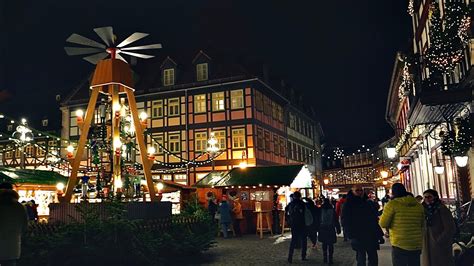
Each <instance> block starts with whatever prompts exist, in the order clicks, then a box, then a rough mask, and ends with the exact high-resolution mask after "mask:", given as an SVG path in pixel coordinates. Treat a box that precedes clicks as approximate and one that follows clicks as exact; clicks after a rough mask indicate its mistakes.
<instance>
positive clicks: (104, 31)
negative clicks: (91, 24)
mask: <svg viewBox="0 0 474 266" xmlns="http://www.w3.org/2000/svg"><path fill="white" fill-rule="evenodd" d="M94 31H95V33H97V35H99V37H100V38H101V39H102V40H103V41H104V42H105V43H106V44H107V46H111V45H112V44H114V29H113V28H112V27H110V26H109V27H102V28H95V29H94Z"/></svg>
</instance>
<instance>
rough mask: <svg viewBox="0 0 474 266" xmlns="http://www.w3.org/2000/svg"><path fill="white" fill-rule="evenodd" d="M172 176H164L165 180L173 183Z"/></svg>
mask: <svg viewBox="0 0 474 266" xmlns="http://www.w3.org/2000/svg"><path fill="white" fill-rule="evenodd" d="M171 178H172V175H163V180H167V181H171Z"/></svg>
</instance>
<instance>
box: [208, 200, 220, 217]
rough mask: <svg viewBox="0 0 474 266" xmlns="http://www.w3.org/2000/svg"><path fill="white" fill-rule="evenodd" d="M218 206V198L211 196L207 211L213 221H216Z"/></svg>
mask: <svg viewBox="0 0 474 266" xmlns="http://www.w3.org/2000/svg"><path fill="white" fill-rule="evenodd" d="M218 207H219V206H218V205H217V203H216V199H215V198H214V197H210V198H209V200H208V203H207V211H208V212H209V215H210V216H211V220H212V221H213V222H215V221H216V212H217V208H218Z"/></svg>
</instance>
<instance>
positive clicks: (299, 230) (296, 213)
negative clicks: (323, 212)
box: [287, 191, 308, 263]
mask: <svg viewBox="0 0 474 266" xmlns="http://www.w3.org/2000/svg"><path fill="white" fill-rule="evenodd" d="M305 209H306V207H305V204H304V202H303V201H302V200H301V193H300V192H298V191H296V192H295V193H293V201H292V202H290V204H288V206H287V212H288V217H289V220H290V226H291V243H290V251H289V253H288V262H289V263H292V262H293V253H294V251H295V247H296V245H297V243H301V259H302V260H306V249H307V246H308V240H307V236H306V224H305V216H304V214H305Z"/></svg>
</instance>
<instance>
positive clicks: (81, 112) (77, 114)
mask: <svg viewBox="0 0 474 266" xmlns="http://www.w3.org/2000/svg"><path fill="white" fill-rule="evenodd" d="M76 116H77V117H81V118H82V117H84V111H82V110H81V109H79V110H76Z"/></svg>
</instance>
